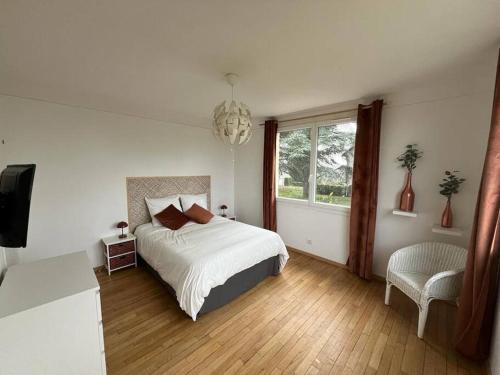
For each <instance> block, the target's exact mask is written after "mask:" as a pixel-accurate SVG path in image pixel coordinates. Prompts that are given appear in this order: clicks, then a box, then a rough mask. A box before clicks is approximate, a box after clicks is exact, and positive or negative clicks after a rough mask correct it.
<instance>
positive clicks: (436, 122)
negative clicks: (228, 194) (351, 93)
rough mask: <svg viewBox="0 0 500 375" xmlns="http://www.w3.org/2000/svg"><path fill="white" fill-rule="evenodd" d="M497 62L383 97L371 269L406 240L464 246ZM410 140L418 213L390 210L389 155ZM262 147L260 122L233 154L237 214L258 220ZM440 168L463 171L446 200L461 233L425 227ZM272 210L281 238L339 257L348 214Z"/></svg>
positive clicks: (394, 195) (379, 270)
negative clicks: (417, 155)
mask: <svg viewBox="0 0 500 375" xmlns="http://www.w3.org/2000/svg"><path fill="white" fill-rule="evenodd" d="M490 60H491V61H490ZM495 68H496V56H494V57H493V58H491V59H489V60H488V61H483V62H481V64H479V66H478V67H477V69H474V70H473V71H471V72H459V73H460V74H459V77H458V78H459V79H457V77H456V76H455V77H452V78H447V79H444V80H441V81H439V80H438V81H436V82H432V83H429V84H428V85H427V86H422V88H418V89H411V90H409V89H408V90H404V91H400V92H397V93H394V94H390V95H385V96H384V99H385V101H386V103H387V105H386V106H384V109H383V113H382V134H381V145H380V174H379V199H378V210H377V229H376V239H375V254H374V272H375V273H376V274H378V275H381V276H384V275H385V270H386V265H387V261H388V258H389V256H390V254H392V252H393V251H394V250H396V249H398V248H400V247H402V246H405V245H408V244H412V243H416V242H421V241H426V240H436V241H444V242H451V243H456V244H459V245H462V246H467V244H468V241H469V232H470V229H471V224H472V220H473V215H474V209H475V204H476V198H477V192H478V187H479V181H480V178H481V170H482V165H483V161H484V154H485V150H486V142H487V138H488V131H489V124H490V119H491V105H492V98H493V86H494V78H495V75H494V74H495V71H496V69H495ZM334 107H335V106H333V108H332V109H333V110H335V108H334ZM339 109H342V108H339ZM408 143H418V144H419V147H420V148H421V149H422V150H423V151H424V157H423V158H422V159H420V160H419V161H418V166H417V169H416V171H415V174H414V181H413V187H414V190H415V193H416V207H415V209H416V210H417V211H418V212H419V215H418V217H417V218H414V219H413V218H405V217H399V216H394V215H392V213H391V212H392V210H393V208H395V207H396V206H397V203H398V197H399V192H400V190H401V188H402V186H403V183H404V175H405V174H404V170H402V169H401V168H399V167H398V165H397V163H396V161H395V159H396V157H397V155H398V154H399V153H401V152H402V151H403V149H404V146H405V145H406V144H408ZM262 150H263V130H262V128H260V129H258V130H256V132H255V135H254V139H253V140H252V141H251V142H250V143H249V144H248V145H247V146H245V147H244V148H241V149H239V150H238V151H237V154H236V158H235V160H236V166H235V187H236V202H237V204H236V207H237V216H238V218H239V219H240V220H242V221H245V222H248V223H251V224H256V225H259V224H261V223H262V221H261V220H262V219H261V217H262V203H261V201H262V153H263V151H262ZM446 169H457V170H460V172H461V174H462V175H463V176H464V177H466V178H467V181H466V183H465V184H464V185H463V188H462V190H461V191H460V193H459V194H458V195H457V196H455V197H454V198H453V202H452V205H453V212H454V224H455V225H456V226H457V227H461V228H463V229H464V232H465V233H464V236H463V237H460V238H454V237H449V236H443V235H438V234H434V233H432V232H431V228H432V226H433V224H435V223H439V221H440V217H441V213H442V210H443V208H444V199H443V198H442V197H441V196H440V195H439V193H438V191H439V190H438V187H437V184H438V183H439V182H440V179H441V177H442V174H443V171H444V170H446ZM277 215H278V233H279V234H280V235H281V236H282V238H283V240H284V241H285V243H286V244H287V245H291V246H293V247H296V248H298V249H301V250H305V251H308V252H310V253H312V254H315V255H319V256H321V257H324V258H327V259H330V260H333V261H336V262H340V263H345V261H346V260H347V248H348V229H349V228H348V223H349V216H348V214H346V213H344V212H339V211H328V210H316V209H311V208H309V207H304V206H300V205H294V204H290V203H283V202H278V208H277ZM308 240H310V241H311V244H309V243H308Z"/></svg>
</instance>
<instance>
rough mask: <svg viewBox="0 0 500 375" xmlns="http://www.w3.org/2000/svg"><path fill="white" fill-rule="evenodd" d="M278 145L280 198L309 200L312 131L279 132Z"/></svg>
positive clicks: (306, 129)
mask: <svg viewBox="0 0 500 375" xmlns="http://www.w3.org/2000/svg"><path fill="white" fill-rule="evenodd" d="M278 144H279V151H278V152H279V158H278V160H279V168H278V169H279V182H278V197H283V198H294V199H306V200H307V199H309V177H310V175H311V172H310V170H311V129H310V128H305V129H296V130H290V131H282V132H279V133H278Z"/></svg>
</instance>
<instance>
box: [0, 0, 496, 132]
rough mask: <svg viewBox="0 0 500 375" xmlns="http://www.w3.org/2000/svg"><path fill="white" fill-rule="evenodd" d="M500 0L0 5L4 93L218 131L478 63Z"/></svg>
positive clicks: (28, 0)
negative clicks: (227, 117) (233, 121)
mask: <svg viewBox="0 0 500 375" xmlns="http://www.w3.org/2000/svg"><path fill="white" fill-rule="evenodd" d="M499 37H500V0H496V1H487V0H481V1H470V0H419V1H401V0H377V1H376V2H375V1H368V0H365V1H360V0H351V1H345V0H330V1H327V0H316V1H298V0H227V1H220V0H219V1H218V0H209V1H208V0H170V1H167V0H163V1H160V0H141V1H132V0H105V1H103V0H80V1H76V0H50V1H40V0H19V1H14V0H1V1H0V93H2V94H7V95H14V96H21V97H29V98H38V99H42V100H47V101H52V102H57V103H64V104H70V105H76V106H81V107H87V108H93V109H99V110H105V111H111V112H116V113H123V114H131V115H136V116H142V117H147V118H152V119H158V120H164V121H168V122H175V123H180V124H186V125H194V126H210V122H211V120H210V116H211V112H212V110H213V107H214V106H215V105H216V104H217V103H219V102H220V101H222V100H224V99H225V98H227V97H228V96H229V95H230V88H229V87H228V86H227V85H226V84H225V82H224V79H223V74H224V73H226V72H236V73H238V74H239V75H240V77H241V78H240V83H239V84H238V86H237V87H236V90H235V94H236V97H237V98H239V99H241V100H243V101H244V102H246V103H247V104H248V105H249V106H250V108H251V109H252V110H253V114H254V116H255V117H267V116H273V115H279V114H283V113H289V112H296V111H300V110H303V109H307V108H312V107H318V106H324V105H328V104H331V103H337V102H343V101H346V100H351V99H356V98H361V97H365V96H370V95H374V94H382V93H387V92H391V91H394V90H398V89H400V88H402V87H407V86H411V85H415V84H418V82H420V81H422V80H425V79H432V77H436V76H439V75H440V74H442V73H443V72H446V71H448V70H450V69H452V68H453V69H455V68H457V67H460V66H466V65H467V64H471V63H473V62H474V60H475V59H476V58H477V57H478V56H481V55H482V54H484V53H486V51H491V50H492V49H493V48H494V47H495V46H496V45H498V43H499V40H500V38H499Z"/></svg>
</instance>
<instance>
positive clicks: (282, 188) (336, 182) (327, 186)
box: [277, 117, 356, 207]
mask: <svg viewBox="0 0 500 375" xmlns="http://www.w3.org/2000/svg"><path fill="white" fill-rule="evenodd" d="M355 136H356V120H355V118H353V117H349V118H343V119H337V120H328V121H321V122H318V123H314V124H306V125H303V126H302V127H300V128H294V129H290V130H287V129H283V130H280V131H279V133H278V140H277V141H278V158H277V159H278V163H279V165H278V197H280V198H289V199H299V200H303V201H308V202H309V203H310V204H315V203H317V204H329V205H339V206H344V207H350V205H351V188H352V187H351V185H352V168H353V160H354V141H355Z"/></svg>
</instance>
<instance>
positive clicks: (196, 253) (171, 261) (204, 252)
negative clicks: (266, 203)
mask: <svg viewBox="0 0 500 375" xmlns="http://www.w3.org/2000/svg"><path fill="white" fill-rule="evenodd" d="M135 235H136V236H137V239H138V252H139V254H140V255H141V256H142V258H143V259H144V260H145V261H146V262H147V263H148V264H149V265H150V266H151V267H152V268H153V269H154V270H155V271H156V272H157V273H158V274H159V275H160V277H161V278H162V279H163V280H164V281H165V282H167V283H168V284H169V285H170V286H171V287H172V288H173V289H174V290H175V292H176V296H177V300H178V302H179V305H180V307H181V309H182V310H184V311H185V312H186V313H187V314H188V315H189V316H191V318H192V319H193V320H196V317H197V315H198V312H199V311H200V309H201V307H202V306H203V303H204V301H205V297H207V296H208V294H209V293H210V290H211V289H212V288H215V287H217V286H219V285H222V284H224V283H225V282H226V280H228V279H229V278H230V277H232V276H234V275H236V274H237V273H239V272H241V271H243V270H246V269H248V268H250V267H252V266H254V265H256V264H258V263H259V262H262V261H264V260H266V259H268V258H271V257H275V256H279V270H280V272H281V270H282V269H283V267H284V266H285V264H286V262H287V260H288V252H287V250H286V247H285V244H284V243H283V241H282V240H281V238H280V236H279V235H278V234H276V233H274V232H271V231H268V230H264V229H261V228H257V227H254V226H251V225H247V224H243V223H240V222H236V221H232V220H228V219H225V218H222V217H219V216H215V217H214V218H213V219H212V220H211V221H210V222H209V223H207V224H196V223H194V222H189V223H188V224H186V225H185V226H184V227H182V228H181V229H179V230H176V231H172V230H170V229H167V228H165V227H153V225H152V224H151V223H147V224H142V225H139V226H138V227H137V229H136V230H135Z"/></svg>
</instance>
